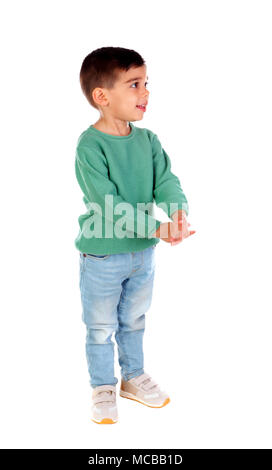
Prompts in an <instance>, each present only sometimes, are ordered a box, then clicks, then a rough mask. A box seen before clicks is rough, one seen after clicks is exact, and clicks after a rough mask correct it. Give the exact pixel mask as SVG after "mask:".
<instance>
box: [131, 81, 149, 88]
mask: <svg viewBox="0 0 272 470" xmlns="http://www.w3.org/2000/svg"><path fill="white" fill-rule="evenodd" d="M138 83H139V82H134V83H132V85H131V86H132V87H133V85H138ZM146 85H148V82H145V86H146Z"/></svg>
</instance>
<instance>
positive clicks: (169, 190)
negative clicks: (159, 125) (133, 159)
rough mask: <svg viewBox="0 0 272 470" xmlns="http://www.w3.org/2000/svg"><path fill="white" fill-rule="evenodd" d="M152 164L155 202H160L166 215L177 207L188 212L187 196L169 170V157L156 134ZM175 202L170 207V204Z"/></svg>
mask: <svg viewBox="0 0 272 470" xmlns="http://www.w3.org/2000/svg"><path fill="white" fill-rule="evenodd" d="M152 151H153V166H154V188H153V196H154V199H155V201H156V204H157V205H159V204H160V203H163V204H161V208H162V209H163V210H164V212H166V214H167V215H168V217H171V215H172V214H173V213H174V212H175V211H176V210H178V209H184V210H185V212H186V214H187V215H188V213H189V205H188V201H187V198H186V196H185V194H184V192H183V190H182V188H181V185H180V181H179V179H178V177H177V176H176V175H174V174H173V173H172V171H171V162H170V158H169V156H168V155H167V153H166V151H165V150H164V149H163V148H162V145H161V143H160V141H159V139H158V136H157V135H156V134H153V138H152ZM171 203H172V204H173V203H175V204H176V205H177V206H176V208H175V206H174V205H172V207H171V206H170V204H171Z"/></svg>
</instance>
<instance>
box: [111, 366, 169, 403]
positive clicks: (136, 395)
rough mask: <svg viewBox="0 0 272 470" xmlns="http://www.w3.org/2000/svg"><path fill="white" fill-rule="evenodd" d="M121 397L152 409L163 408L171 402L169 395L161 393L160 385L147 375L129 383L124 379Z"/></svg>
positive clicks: (142, 375) (134, 378) (135, 378)
mask: <svg viewBox="0 0 272 470" xmlns="http://www.w3.org/2000/svg"><path fill="white" fill-rule="evenodd" d="M120 396H121V397H123V398H129V399H130V400H135V401H138V402H139V403H142V404H143V405H146V406H150V407H151V408H162V407H163V406H165V405H167V403H169V402H170V398H169V396H168V395H167V393H165V392H163V391H161V390H160V388H159V386H158V384H156V383H155V382H154V380H152V378H151V377H150V375H148V374H146V373H144V374H141V375H138V377H133V379H130V380H128V381H125V380H124V379H123V378H122V380H121V386H120Z"/></svg>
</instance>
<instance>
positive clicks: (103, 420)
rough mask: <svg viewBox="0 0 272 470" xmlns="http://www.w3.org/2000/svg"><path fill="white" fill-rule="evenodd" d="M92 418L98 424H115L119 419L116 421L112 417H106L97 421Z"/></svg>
mask: <svg viewBox="0 0 272 470" xmlns="http://www.w3.org/2000/svg"><path fill="white" fill-rule="evenodd" d="M91 420H92V421H93V422H94V423H96V424H115V423H117V421H118V420H116V421H114V420H113V419H111V418H104V419H102V420H101V421H97V420H96V419H94V418H91Z"/></svg>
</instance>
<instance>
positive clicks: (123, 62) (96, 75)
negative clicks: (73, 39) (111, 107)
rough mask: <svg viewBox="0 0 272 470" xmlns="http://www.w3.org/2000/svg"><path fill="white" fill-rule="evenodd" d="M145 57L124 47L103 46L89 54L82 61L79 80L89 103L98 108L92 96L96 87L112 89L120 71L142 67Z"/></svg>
mask: <svg viewBox="0 0 272 470" xmlns="http://www.w3.org/2000/svg"><path fill="white" fill-rule="evenodd" d="M144 64H145V61H144V59H143V58H142V57H141V56H140V54H138V52H136V51H134V50H132V49H125V48H123V47H101V48H99V49H96V50H94V51H92V52H91V53H90V54H88V55H87V56H86V57H85V59H84V60H83V62H82V65H81V69H80V74H79V80H80V85H81V88H82V91H83V93H84V95H85V96H86V98H87V100H88V101H89V103H90V104H91V105H92V106H93V107H94V108H96V109H97V105H96V103H95V102H94V100H93V98H92V92H93V90H94V89H95V88H96V87H103V88H108V89H111V88H113V87H114V84H115V82H116V80H117V79H118V74H119V71H121V70H124V71H128V70H129V69H130V68H131V67H141V66H142V65H144Z"/></svg>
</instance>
